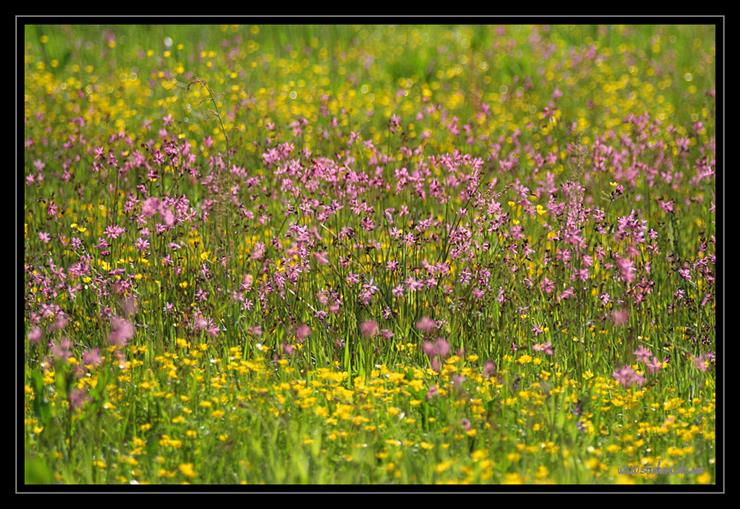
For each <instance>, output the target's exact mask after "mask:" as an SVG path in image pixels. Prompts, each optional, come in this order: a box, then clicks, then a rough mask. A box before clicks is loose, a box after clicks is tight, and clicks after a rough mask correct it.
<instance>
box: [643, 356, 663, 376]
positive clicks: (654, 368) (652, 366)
mask: <svg viewBox="0 0 740 509" xmlns="http://www.w3.org/2000/svg"><path fill="white" fill-rule="evenodd" d="M645 367H646V368H647V370H648V373H657V372H658V371H660V370H661V369H663V361H662V360H660V359H658V358H657V357H655V356H653V358H652V359H651V360H650V361H648V362H646V363H645Z"/></svg>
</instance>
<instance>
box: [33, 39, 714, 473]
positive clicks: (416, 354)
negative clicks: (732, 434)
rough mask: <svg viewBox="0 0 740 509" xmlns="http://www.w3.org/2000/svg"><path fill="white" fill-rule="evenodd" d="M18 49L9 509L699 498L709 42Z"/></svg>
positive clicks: (52, 42)
mask: <svg viewBox="0 0 740 509" xmlns="http://www.w3.org/2000/svg"><path fill="white" fill-rule="evenodd" d="M23 30H24V33H23V38H24V45H23V46H22V47H21V48H20V49H21V50H22V52H23V54H22V56H21V57H20V58H22V59H23V61H22V65H23V67H24V71H23V83H22V89H21V92H22V98H23V99H22V100H23V104H24V111H23V112H19V115H22V116H23V123H24V124H23V130H22V131H21V132H20V133H19V139H20V140H21V142H22V143H24V147H23V168H22V171H21V170H20V169H19V177H18V185H19V186H20V187H22V189H21V190H20V191H19V192H20V193H21V194H22V197H23V205H22V227H23V231H22V240H19V242H21V243H22V247H23V259H22V261H21V262H19V265H20V264H21V263H22V266H20V267H19V271H20V272H21V274H19V275H20V276H21V277H22V279H19V285H22V288H23V292H22V294H23V299H24V300H23V302H21V303H19V306H22V308H23V312H24V323H23V327H19V338H18V345H19V346H18V348H19V349H20V350H21V351H22V359H23V364H22V365H21V366H19V369H20V372H21V378H22V380H23V387H22V388H21V390H22V391H23V401H22V403H21V405H22V410H23V412H22V416H21V418H22V422H21V423H19V424H20V425H21V426H22V427H23V429H22V435H23V442H22V444H20V445H21V447H22V449H21V450H19V454H21V455H22V457H23V463H24V471H22V472H21V473H20V474H21V475H23V476H24V481H25V483H27V484H126V485H130V484H141V485H143V484H181V483H191V484H230V485H238V484H281V485H286V484H360V485H370V484H437V483H443V484H447V483H449V484H487V485H499V484H515V483H518V484H605V485H606V484H713V483H715V482H716V475H717V473H716V471H715V461H716V452H717V451H716V437H715V433H716V430H715V423H716V419H715V412H716V409H715V405H716V404H717V402H716V399H715V394H716V390H717V378H716V371H715V368H716V365H717V362H718V361H719V359H718V357H717V338H716V333H715V331H716V326H717V320H716V312H717V295H716V279H715V263H716V258H715V256H716V234H717V233H716V226H715V218H716V209H715V204H716V195H715V193H716V180H715V172H716V171H717V160H716V159H717V151H716V144H715V142H716V136H717V133H716V128H715V124H716V118H715V96H716V88H715V87H716V82H715V80H716V76H715V65H716V61H715V59H716V48H715V27H714V26H711V25H709V26H704V25H630V26H623V25H600V26H591V25H573V26H571V25H549V26H548V25H527V26H525V25H501V26H493V25H459V26H441V25H439V26H438V25H399V26H386V25H369V26H349V25H324V26H319V25H309V24H306V25H224V26H222V25H182V26H179V25H160V26H155V25H110V26H100V25H77V26H65V25H26V26H25V27H23ZM20 235H21V232H19V236H20Z"/></svg>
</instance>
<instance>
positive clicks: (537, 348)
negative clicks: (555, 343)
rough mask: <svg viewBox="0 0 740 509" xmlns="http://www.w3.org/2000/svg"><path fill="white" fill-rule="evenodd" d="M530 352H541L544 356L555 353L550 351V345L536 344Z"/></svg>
mask: <svg viewBox="0 0 740 509" xmlns="http://www.w3.org/2000/svg"><path fill="white" fill-rule="evenodd" d="M532 350H534V351H535V352H543V353H544V354H545V355H553V354H554V353H555V352H554V351H553V349H552V343H538V344H536V345H534V346H532Z"/></svg>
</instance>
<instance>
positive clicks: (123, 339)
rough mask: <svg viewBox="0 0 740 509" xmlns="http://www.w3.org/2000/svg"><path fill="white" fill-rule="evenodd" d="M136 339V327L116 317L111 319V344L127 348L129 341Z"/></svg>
mask: <svg viewBox="0 0 740 509" xmlns="http://www.w3.org/2000/svg"><path fill="white" fill-rule="evenodd" d="M133 337H134V325H133V324H132V323H131V322H129V321H128V320H126V319H125V318H120V317H118V316H114V317H113V318H111V330H110V338H109V339H110V342H111V343H112V344H114V345H116V346H119V347H123V346H126V344H127V343H128V341H129V340H130V339H131V338H133Z"/></svg>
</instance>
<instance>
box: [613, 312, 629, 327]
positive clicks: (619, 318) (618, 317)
mask: <svg viewBox="0 0 740 509" xmlns="http://www.w3.org/2000/svg"><path fill="white" fill-rule="evenodd" d="M629 319H630V315H629V312H628V311H627V310H626V309H615V310H614V311H613V312H612V321H614V325H617V326H621V325H624V324H625V323H627V322H628V321H629Z"/></svg>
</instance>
